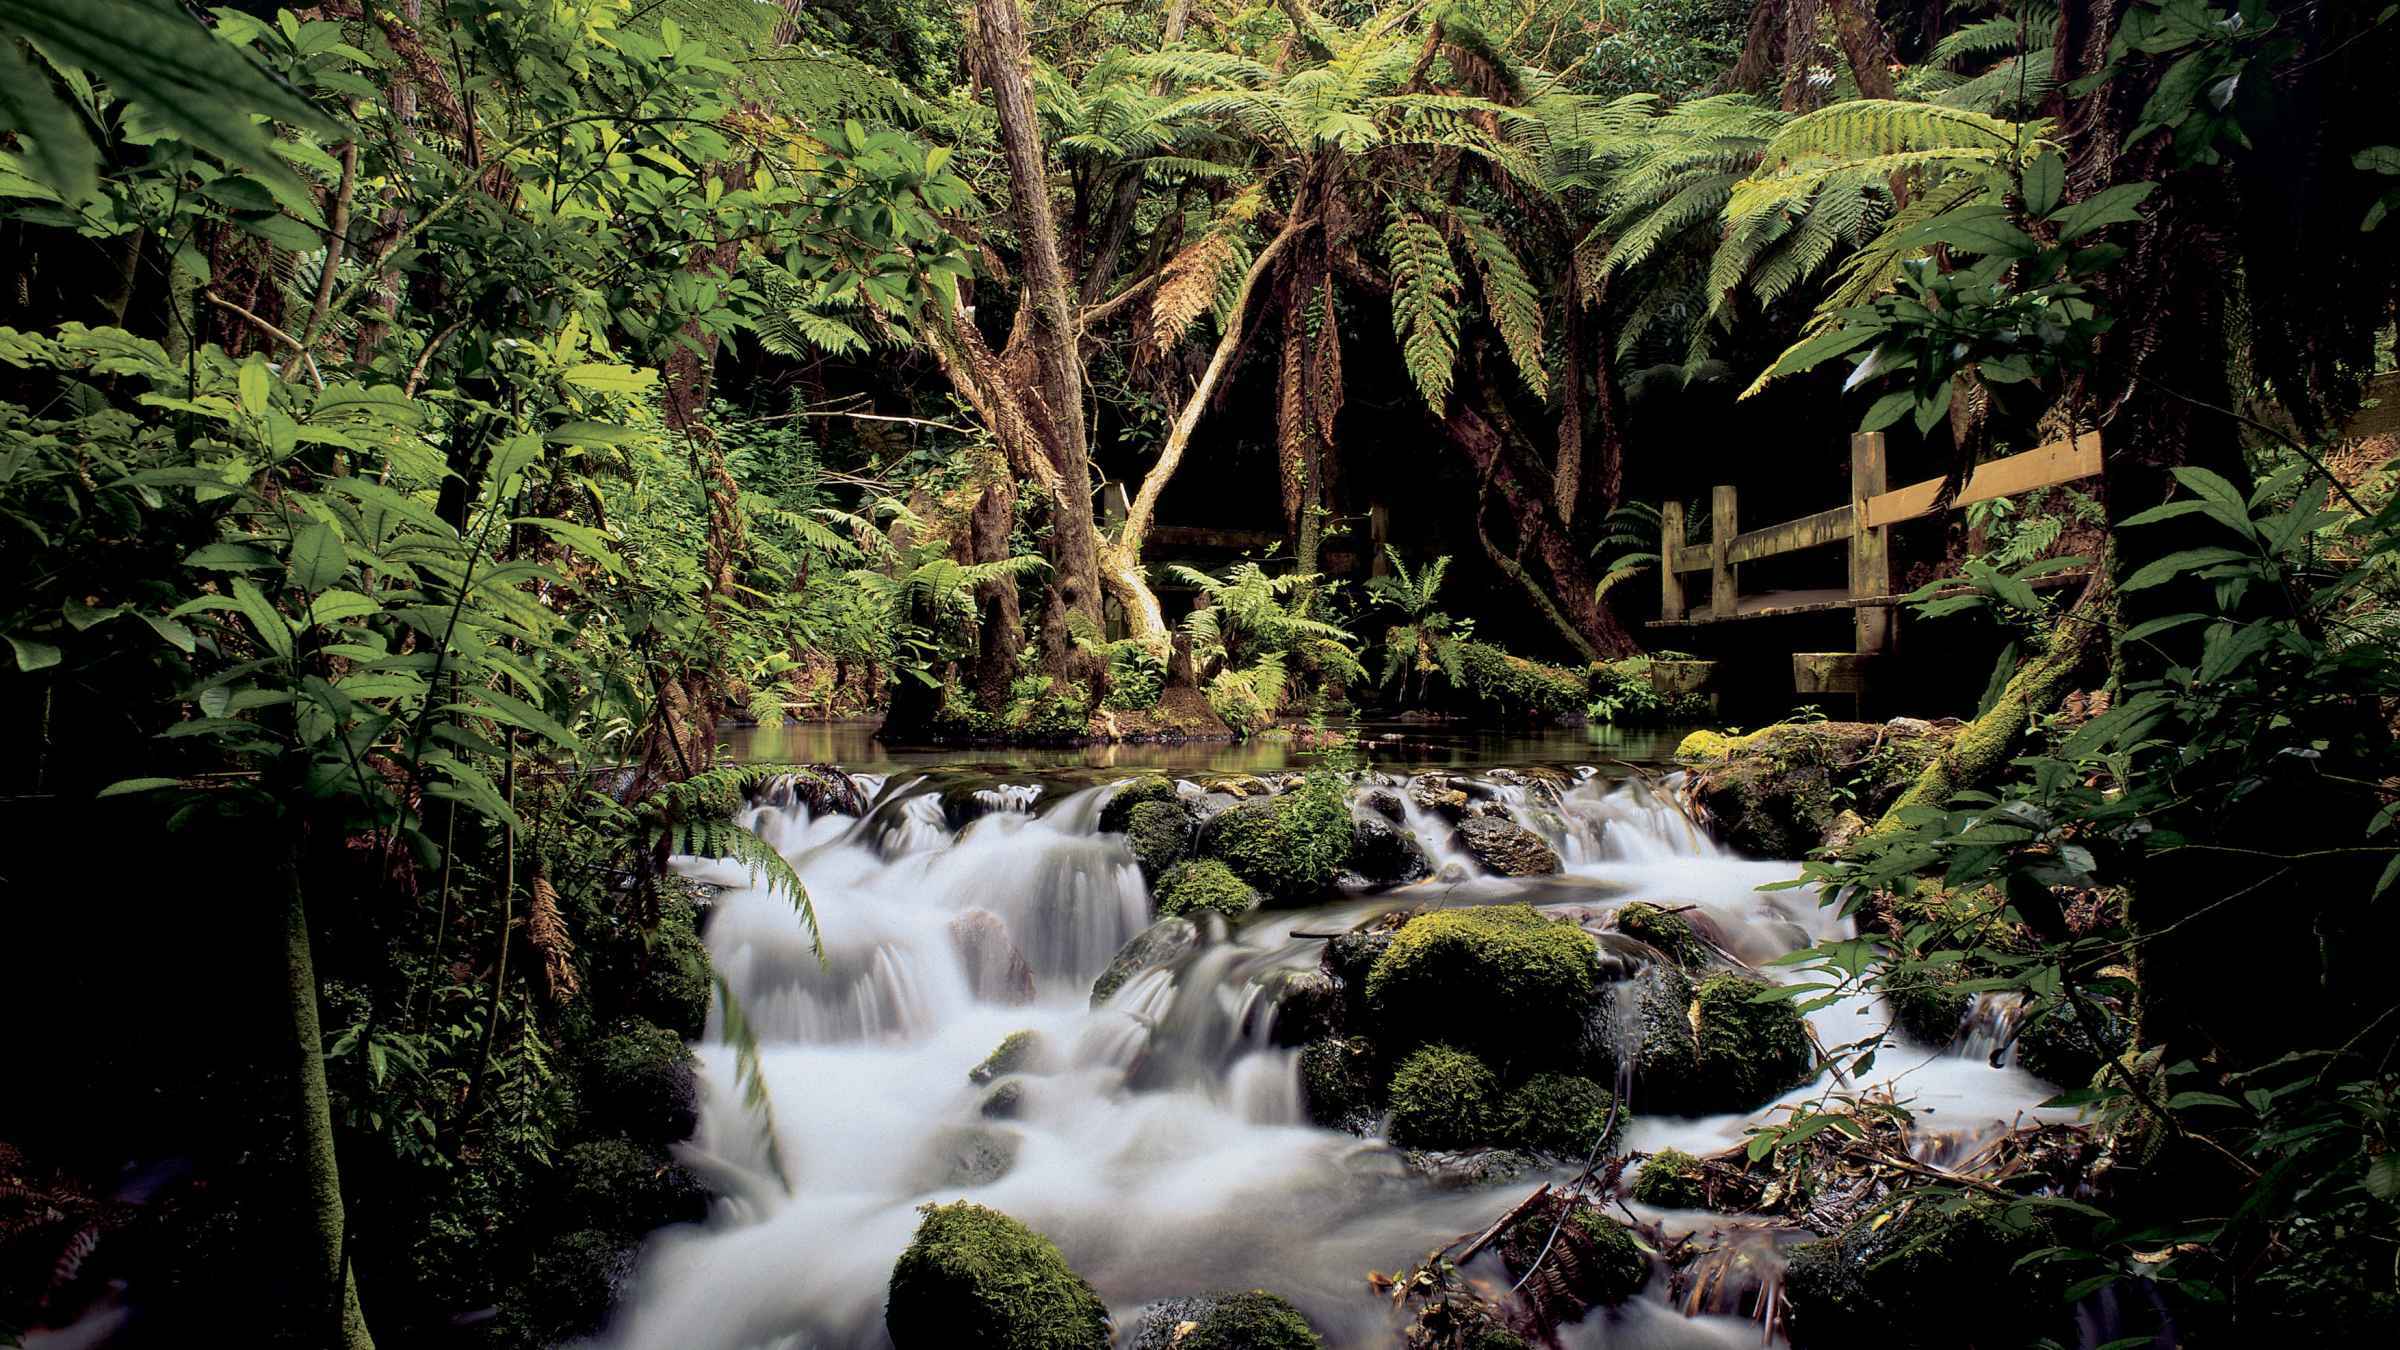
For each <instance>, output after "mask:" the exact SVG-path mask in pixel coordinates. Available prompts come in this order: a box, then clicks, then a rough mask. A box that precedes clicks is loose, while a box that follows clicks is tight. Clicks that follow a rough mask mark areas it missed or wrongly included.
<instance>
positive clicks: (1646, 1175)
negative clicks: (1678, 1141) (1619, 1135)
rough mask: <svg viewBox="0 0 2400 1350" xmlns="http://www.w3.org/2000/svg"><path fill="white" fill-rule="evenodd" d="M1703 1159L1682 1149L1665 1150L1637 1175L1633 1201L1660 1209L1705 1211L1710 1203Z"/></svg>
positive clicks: (1656, 1154) (1652, 1157)
mask: <svg viewBox="0 0 2400 1350" xmlns="http://www.w3.org/2000/svg"><path fill="white" fill-rule="evenodd" d="M1704 1180H1705V1179H1704V1177H1703V1176H1702V1174H1701V1170H1700V1160H1699V1159H1698V1158H1695V1157H1693V1156H1692V1155H1691V1154H1689V1153H1686V1152H1684V1151H1683V1150H1682V1149H1679V1148H1662V1149H1660V1150H1659V1151H1658V1152H1656V1153H1653V1154H1651V1155H1650V1158H1649V1160H1648V1161H1647V1162H1644V1163H1643V1164H1642V1170H1641V1171H1639V1172H1636V1173H1634V1176H1633V1186H1632V1188H1631V1191H1632V1195H1633V1198H1634V1199H1636V1200H1639V1201H1641V1202H1642V1203H1643V1204H1645V1205H1656V1206H1658V1207H1659V1208H1660V1209H1703V1208H1706V1207H1707V1204H1708V1192H1707V1190H1706V1188H1705V1186H1704V1184H1703V1183H1704Z"/></svg>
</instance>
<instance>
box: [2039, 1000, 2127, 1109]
mask: <svg viewBox="0 0 2400 1350" xmlns="http://www.w3.org/2000/svg"><path fill="white" fill-rule="evenodd" d="M2092 1009H2093V1012H2094V1013H2095V1014H2096V1016H2094V1017H2089V1018H2087V1017H2086V1016H2085V1014H2084V1013H2083V1011H2082V1010H2081V1008H2080V1007H2079V1006H2078V1005H2076V1004H2071V1003H2068V1004H2061V1005H2059V1006H2057V1007H2055V1008H2052V1009H2050V1010H2049V1011H2048V1012H2047V1013H2045V1014H2043V1015H2041V1016H2037V1017H2034V1018H2033V1019H2032V1020H2030V1021H2028V1022H2027V1023H2026V1024H2025V1025H2024V1027H2023V1029H2021V1030H2020V1031H2018V1032H2017V1039H2016V1041H2015V1043H2014V1044H2012V1045H2011V1046H2010V1048H2009V1055H2010V1057H2011V1059H2012V1060H2013V1061H2014V1062H2015V1063H2016V1065H2017V1066H2018V1067H2019V1068H2022V1069H2024V1070H2025V1071H2026V1072H2027V1073H2030V1074H2032V1075H2033V1076H2034V1077H2036V1078H2039V1079H2041V1080H2043V1081H2044V1082H2048V1083H2056V1084H2057V1085H2059V1086H2060V1087H2070V1088H2074V1087H2084V1086H2086V1085H2088V1084H2090V1083H2091V1081H2092V1080H2093V1079H2094V1078H2095V1077H2097V1076H2098V1075H2099V1073H2100V1070H2101V1068H2102V1066H2104V1065H2106V1064H2107V1063H2108V1062H2109V1061H2111V1060H2114V1059H2116V1058H2117V1057H2118V1056H2119V1055H2122V1054H2124V1053H2125V1050H2126V1047H2127V1045H2128V1044H2129V1041H2130V1037H2131V1034H2132V1032H2131V1028H2130V1027H2128V1026H2127V1024H2126V1021H2125V1018H2124V1016H2123V1014H2122V1012H2121V1011H2120V1010H2119V1009H2117V1008H2114V1007H2111V1006H2109V1005H2108V1004H2107V1003H2105V1002H2102V1001H2095V1002H2094V1003H2093V1004H2092Z"/></svg>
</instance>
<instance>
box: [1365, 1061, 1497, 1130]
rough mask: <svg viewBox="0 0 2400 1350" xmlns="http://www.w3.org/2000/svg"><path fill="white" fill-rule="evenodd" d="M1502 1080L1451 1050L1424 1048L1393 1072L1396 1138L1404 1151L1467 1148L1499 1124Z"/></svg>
mask: <svg viewBox="0 0 2400 1350" xmlns="http://www.w3.org/2000/svg"><path fill="white" fill-rule="evenodd" d="M1499 1109H1500V1078H1499V1075H1497V1074H1495V1073H1493V1072H1492V1071H1491V1069H1490V1068H1489V1067H1488V1066H1486V1065H1485V1064H1484V1062H1483V1061H1482V1060H1480V1059H1477V1058H1476V1057H1475V1056H1473V1055H1471V1054H1468V1053H1467V1052H1466V1051H1464V1050H1459V1049H1456V1048H1454V1047H1451V1046H1447V1045H1428V1046H1423V1047H1420V1048H1419V1049H1417V1050H1416V1051H1414V1052H1412V1053H1411V1054H1410V1055H1409V1056H1408V1057H1407V1058H1406V1059H1403V1060H1401V1061H1400V1066H1399V1067H1398V1068H1396V1069H1394V1070H1393V1071H1392V1086H1391V1136H1392V1142H1393V1143H1395V1144H1398V1145H1401V1146H1402V1147H1404V1148H1432V1149H1448V1148H1467V1147H1470V1146H1472V1145H1475V1144H1481V1143H1485V1142H1487V1141H1489V1140H1490V1139H1491V1138H1492V1137H1493V1136H1494V1135H1495V1134H1496V1133H1497V1128H1496V1127H1497V1126H1498V1124H1499V1119H1500V1117H1499Z"/></svg>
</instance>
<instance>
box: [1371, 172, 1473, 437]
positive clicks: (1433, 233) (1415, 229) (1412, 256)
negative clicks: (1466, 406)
mask: <svg viewBox="0 0 2400 1350" xmlns="http://www.w3.org/2000/svg"><path fill="white" fill-rule="evenodd" d="M1383 253H1384V261H1385V264H1386V265H1387V266H1388V267H1389V268H1390V269H1391V275H1392V328H1393V330H1394V331H1395V333H1396V334H1397V335H1398V336H1399V338H1400V354H1401V360H1402V362H1403V364H1405V365H1406V366H1407V367H1408V373H1409V377H1410V378H1411V379H1413V380H1415V381H1416V385H1417V391H1418V392H1419V393H1420V394H1422V395H1424V398H1425V402H1426V404H1427V405H1428V406H1430V407H1432V408H1433V409H1435V410H1436V411H1439V410H1440V409H1441V407H1442V405H1443V403H1445V402H1446V401H1448V399H1449V397H1450V385H1451V381H1452V379H1453V378H1454V367H1455V366H1456V364H1457V361H1458V293H1459V277H1458V268H1457V266H1456V265H1455V264H1454V263H1453V262H1452V260H1451V257H1450V245H1449V244H1448V243H1447V242H1446V241H1444V240H1443V238H1442V233H1441V231H1439V230H1437V229H1435V228H1434V227H1433V226H1432V225H1431V224H1428V223H1427V222H1426V221H1425V219H1424V218H1423V217H1421V216H1417V215H1414V214H1411V213H1409V212H1406V211H1401V210H1394V211H1393V212H1392V215H1391V219H1390V222H1389V223H1388V224H1386V225H1385V227H1384V231H1383Z"/></svg>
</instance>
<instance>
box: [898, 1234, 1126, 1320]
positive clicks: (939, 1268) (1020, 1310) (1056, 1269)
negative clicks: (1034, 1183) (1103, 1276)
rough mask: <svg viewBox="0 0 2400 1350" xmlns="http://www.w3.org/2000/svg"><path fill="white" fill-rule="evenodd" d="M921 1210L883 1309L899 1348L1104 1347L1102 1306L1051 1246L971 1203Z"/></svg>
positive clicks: (1054, 1247)
mask: <svg viewBox="0 0 2400 1350" xmlns="http://www.w3.org/2000/svg"><path fill="white" fill-rule="evenodd" d="M918 1212H919V1213H920V1214H923V1215H924V1216H925V1217H924V1219H923V1220H922V1221H920V1222H919V1223H918V1225H917V1235H916V1239H915V1240H914V1241H912V1242H910V1243H909V1244H908V1250H906V1251H904V1252H902V1253H900V1260H899V1262H898V1263H897V1264H895V1265H894V1266H893V1267H892V1283H891V1292H890V1297H889V1299H888V1300H887V1301H886V1302H885V1304H884V1309H883V1324H884V1328H885V1329H886V1330H887V1331H889V1332H890V1333H891V1337H892V1344H893V1345H894V1346H896V1347H898V1350H1106V1347H1107V1346H1108V1343H1109V1325H1108V1308H1107V1306H1106V1305H1104V1304H1103V1303H1101V1301H1100V1296H1099V1295H1098V1294H1095V1293H1093V1292H1092V1287H1091V1286H1090V1285H1089V1284H1086V1283H1085V1282H1084V1280H1083V1278H1082V1277H1081V1276H1079V1275H1077V1274H1076V1273H1075V1272H1074V1271H1073V1270H1072V1269H1069V1268H1068V1266H1067V1259H1066V1257H1065V1256H1064V1255H1062V1254H1061V1253H1060V1252H1059V1250H1058V1247H1057V1245H1056V1244H1054V1243H1052V1242H1051V1241H1050V1239H1048V1238H1046V1237H1043V1236H1042V1235H1041V1234H1039V1233H1036V1232H1034V1231H1033V1230H1032V1229H1030V1228H1027V1227H1026V1226H1025V1225H1024V1224H1021V1223H1019V1222H1017V1221H1016V1220H1015V1219H1012V1218H1010V1217H1008V1216H1007V1215H1005V1214H1002V1213H1001V1212H1000V1211H998V1210H996V1209H986V1208H985V1207H983V1206H982V1205H978V1204H974V1203H971V1202H969V1201H964V1200H962V1201H959V1202H958V1203H956V1204H949V1205H927V1206H925V1207H924V1208H923V1209H921V1210H919V1211H918Z"/></svg>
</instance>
